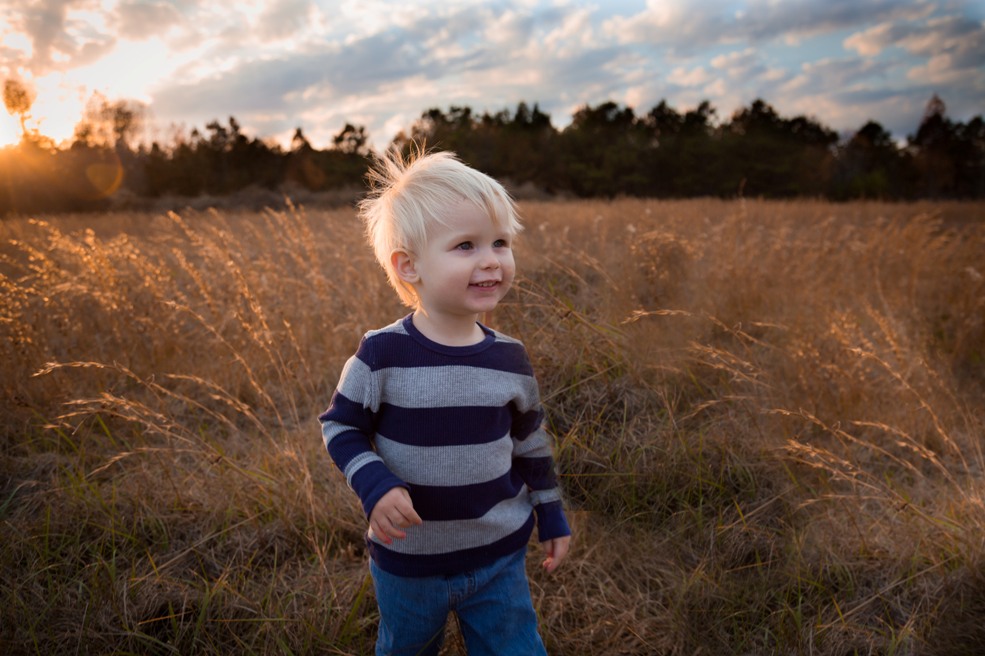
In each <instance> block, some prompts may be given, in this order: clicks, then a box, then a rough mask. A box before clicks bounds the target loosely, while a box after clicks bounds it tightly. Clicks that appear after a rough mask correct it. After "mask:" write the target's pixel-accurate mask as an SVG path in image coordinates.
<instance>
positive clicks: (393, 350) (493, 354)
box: [357, 332, 533, 376]
mask: <svg viewBox="0 0 985 656" xmlns="http://www.w3.org/2000/svg"><path fill="white" fill-rule="evenodd" d="M464 355H466V354H460V355H459V354H452V353H444V352H439V351H434V350H429V349H422V348H419V345H418V344H417V342H416V340H415V339H414V338H413V337H411V336H410V335H404V334H400V333H393V332H384V333H378V334H376V335H373V336H372V337H371V338H369V339H367V340H366V341H365V342H363V344H362V345H361V346H360V349H359V353H357V356H358V357H359V359H360V360H362V361H363V362H365V363H366V364H367V365H369V367H370V368H371V369H372V370H373V371H377V370H379V369H381V368H384V367H399V368H408V367H445V366H458V365H461V364H462V360H463V356H464ZM381 363H382V364H381ZM468 364H469V366H472V367H478V368H482V369H493V370H495V371H507V372H510V373H515V374H523V375H526V376H532V375H533V369H532V367H531V365H530V361H529V360H528V359H527V357H526V353H525V351H524V349H523V345H522V344H517V343H513V342H500V341H497V342H495V343H493V344H492V345H491V346H489V347H488V348H486V349H485V350H483V351H481V352H479V353H472V354H468Z"/></svg>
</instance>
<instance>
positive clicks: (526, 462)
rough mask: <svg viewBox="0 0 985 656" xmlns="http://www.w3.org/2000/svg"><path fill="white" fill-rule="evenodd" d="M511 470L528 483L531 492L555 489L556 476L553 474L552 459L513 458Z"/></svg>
mask: <svg viewBox="0 0 985 656" xmlns="http://www.w3.org/2000/svg"><path fill="white" fill-rule="evenodd" d="M513 470H514V471H516V472H518V473H519V474H520V476H521V477H523V480H525V481H529V482H528V485H529V486H530V489H531V490H550V489H551V488H554V487H557V475H556V474H555V473H554V458H553V457H552V456H545V457H543V458H514V460H513Z"/></svg>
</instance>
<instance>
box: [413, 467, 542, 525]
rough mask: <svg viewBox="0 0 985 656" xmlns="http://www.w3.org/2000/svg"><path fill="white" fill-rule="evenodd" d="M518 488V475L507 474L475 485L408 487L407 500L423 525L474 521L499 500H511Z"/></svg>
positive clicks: (518, 490)
mask: <svg viewBox="0 0 985 656" xmlns="http://www.w3.org/2000/svg"><path fill="white" fill-rule="evenodd" d="M522 487H523V480H522V479H521V478H520V476H519V474H517V473H516V472H513V471H511V472H507V473H506V474H504V475H503V476H500V477H499V478H495V479H493V480H491V481H487V482H485V483H478V484H476V485H462V486H441V487H436V486H431V485H411V486H410V498H411V501H413V503H414V510H416V511H417V514H418V515H420V516H421V519H423V520H424V521H426V522H427V521H439V522H440V521H452V520H458V519H478V518H480V517H482V516H484V515H485V514H486V513H487V512H489V510H490V509H491V508H492V507H493V506H495V505H496V504H497V503H501V502H502V501H503V499H512V498H513V497H515V496H516V495H517V494H519V493H520V489H521V488H522Z"/></svg>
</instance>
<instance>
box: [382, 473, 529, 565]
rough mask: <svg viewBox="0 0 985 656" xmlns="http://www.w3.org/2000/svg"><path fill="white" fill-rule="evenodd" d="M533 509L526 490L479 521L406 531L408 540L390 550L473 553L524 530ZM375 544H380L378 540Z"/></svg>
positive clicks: (432, 523) (425, 525)
mask: <svg viewBox="0 0 985 656" xmlns="http://www.w3.org/2000/svg"><path fill="white" fill-rule="evenodd" d="M532 510H533V506H531V505H530V497H529V493H528V492H527V489H526V488H523V489H521V490H520V494H518V495H517V496H516V497H514V498H512V499H507V500H506V501H502V502H500V503H499V504H497V505H496V506H494V507H493V508H492V509H491V510H490V511H489V512H488V513H486V514H485V515H484V516H483V517H481V518H479V519H461V520H454V521H447V522H435V521H430V522H424V523H423V524H420V525H418V526H412V527H410V528H408V529H407V537H406V538H404V539H403V540H394V541H393V543H392V544H388V545H386V548H387V549H390V550H391V551H396V552H397V553H402V554H411V555H422V554H429V555H434V554H442V553H448V552H450V551H459V550H461V549H472V548H474V547H482V546H485V545H487V544H492V543H493V542H495V541H496V540H501V539H502V538H505V537H506V536H508V535H510V534H511V533H513V532H515V531H516V530H518V529H519V528H520V527H522V526H523V524H524V522H526V521H527V519H528V518H529V517H530V513H531V511H532ZM373 539H374V540H376V541H377V542H379V540H377V539H376V537H375V536H374V537H373Z"/></svg>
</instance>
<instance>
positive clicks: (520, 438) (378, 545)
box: [319, 150, 571, 656]
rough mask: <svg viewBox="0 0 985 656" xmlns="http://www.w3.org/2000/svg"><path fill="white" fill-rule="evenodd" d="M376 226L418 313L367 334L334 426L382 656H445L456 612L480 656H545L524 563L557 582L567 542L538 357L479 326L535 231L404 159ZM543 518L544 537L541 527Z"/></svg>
mask: <svg viewBox="0 0 985 656" xmlns="http://www.w3.org/2000/svg"><path fill="white" fill-rule="evenodd" d="M370 180H371V182H372V183H373V187H372V190H371V193H370V194H369V196H368V197H367V198H366V199H365V200H363V201H362V202H361V203H360V207H359V213H360V217H361V218H362V219H363V221H364V222H365V224H366V229H367V235H368V237H369V240H370V242H371V243H372V246H373V249H374V252H375V254H376V258H377V260H378V261H379V262H380V264H381V265H382V267H383V268H384V269H385V270H386V273H387V277H388V279H389V281H390V284H391V285H392V286H393V288H394V289H395V290H396V292H397V294H398V295H399V297H400V299H401V300H402V301H403V302H404V303H405V304H406V305H408V306H410V307H411V308H413V312H412V313H411V314H409V315H407V316H406V317H404V318H402V319H400V320H398V321H396V322H394V323H393V324H391V325H389V326H386V327H384V328H381V329H379V330H373V331H370V332H368V333H366V334H365V335H364V336H363V338H362V341H361V342H360V344H359V348H358V350H357V351H356V353H355V355H353V356H352V357H351V358H350V359H349V360H348V362H347V363H346V365H345V367H344V369H343V371H342V376H341V379H340V380H339V383H338V386H337V388H336V391H335V393H334V395H333V396H332V400H331V405H330V407H329V408H328V410H327V411H325V413H324V414H322V415H321V416H320V417H319V420H320V421H321V424H322V435H323V437H324V440H325V445H326V448H327V449H328V453H329V454H330V455H331V457H332V459H333V461H334V462H335V464H336V465H337V466H338V467H339V469H340V470H341V471H342V472H343V473H344V474H345V477H346V481H347V482H348V484H349V486H350V487H351V488H352V489H353V490H354V491H355V492H356V494H357V495H358V496H359V499H360V501H361V502H362V506H363V509H364V511H365V512H366V515H367V517H368V518H369V530H368V534H367V544H368V547H369V553H370V571H371V573H372V577H373V583H374V586H375V590H376V599H377V604H378V605H379V610H380V626H379V633H378V639H377V646H376V653H377V654H437V653H438V650H439V648H440V646H441V642H442V638H443V634H444V626H445V621H446V620H447V617H448V613H449V612H454V613H455V614H456V616H457V618H458V622H459V626H460V627H461V632H462V636H463V638H464V640H465V643H466V646H467V648H468V650H469V654H470V655H471V656H479V655H482V654H490V655H492V654H496V655H498V656H503V655H507V654H525V655H526V654H544V653H545V650H544V645H543V642H542V640H541V638H540V635H539V633H538V631H537V618H536V615H535V612H534V609H533V605H532V603H531V599H530V587H529V583H528V582H527V578H526V570H525V567H524V562H525V561H524V556H525V553H526V546H527V543H528V541H529V539H530V536H531V533H532V531H533V527H534V525H535V523H536V525H537V529H538V538H539V540H540V542H541V544H542V545H543V547H544V549H545V552H546V559H545V560H544V563H543V565H544V567H545V569H546V570H547V571H548V572H553V571H554V570H555V569H556V568H557V566H558V565H559V564H560V563H561V561H562V560H563V559H564V557H565V555H566V554H567V552H568V546H569V541H570V535H571V531H570V529H569V527H568V523H567V520H566V518H565V515H564V510H563V508H562V505H561V497H560V493H559V490H558V487H557V480H556V477H555V472H554V460H553V457H552V453H551V444H550V441H549V438H548V435H547V433H546V431H545V430H544V427H543V422H544V416H543V411H542V409H541V404H540V397H539V392H538V387H537V382H536V380H535V379H534V375H533V369H532V367H531V364H530V360H529V358H528V356H527V353H526V350H525V349H524V347H523V345H522V344H521V343H520V342H519V341H517V340H515V339H513V338H510V337H507V336H506V335H503V334H501V333H499V332H497V331H494V330H492V329H490V328H488V327H486V326H484V325H482V324H481V323H479V318H480V317H481V315H482V314H483V313H485V312H490V311H492V310H493V309H494V308H495V307H496V305H497V304H498V303H499V301H500V300H502V298H503V297H504V296H505V295H506V293H507V291H509V289H510V285H511V284H512V282H513V278H514V275H515V271H516V269H515V264H514V260H513V252H512V243H513V239H514V238H515V237H516V235H517V233H518V232H519V231H520V230H521V226H520V222H519V219H518V217H517V213H516V208H515V206H514V203H513V201H512V199H511V198H510V197H509V195H508V194H507V192H506V191H505V190H504V189H503V187H502V186H501V185H500V184H499V183H498V182H496V181H495V180H493V179H492V178H490V177H489V176H487V175H485V174H483V173H480V172H479V171H476V170H475V169H472V168H470V167H468V166H466V165H465V164H463V163H462V162H461V161H459V160H458V159H457V158H455V156H454V155H452V154H451V153H447V152H435V153H430V154H417V155H416V156H412V157H411V158H409V159H407V160H405V159H403V158H402V157H401V156H400V155H399V154H398V153H397V152H396V151H394V150H391V151H390V152H389V153H388V154H387V155H385V156H383V157H381V158H379V159H378V161H377V162H376V165H375V166H374V168H373V170H372V171H371V173H370ZM535 518H536V520H535Z"/></svg>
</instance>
